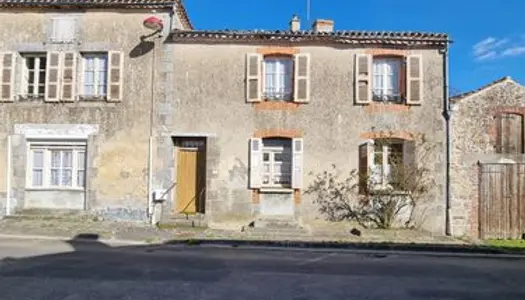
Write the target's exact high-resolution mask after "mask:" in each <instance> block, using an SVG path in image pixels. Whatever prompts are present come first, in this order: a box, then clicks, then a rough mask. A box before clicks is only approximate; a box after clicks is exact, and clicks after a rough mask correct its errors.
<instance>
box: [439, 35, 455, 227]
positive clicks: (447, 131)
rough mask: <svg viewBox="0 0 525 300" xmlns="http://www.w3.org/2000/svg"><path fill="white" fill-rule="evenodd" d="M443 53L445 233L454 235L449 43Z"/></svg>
mask: <svg viewBox="0 0 525 300" xmlns="http://www.w3.org/2000/svg"><path fill="white" fill-rule="evenodd" d="M441 54H442V55H443V81H444V85H443V117H444V119H445V138H446V141H445V145H446V153H445V161H446V167H445V188H446V191H445V234H446V235H447V236H451V235H452V223H451V205H450V202H451V198H452V197H451V191H450V160H451V141H450V140H451V136H450V118H451V117H452V110H451V107H450V99H449V93H448V88H449V86H448V81H449V77H448V44H447V45H446V47H445V49H442V50H441Z"/></svg>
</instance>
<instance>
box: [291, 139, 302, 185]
mask: <svg viewBox="0 0 525 300" xmlns="http://www.w3.org/2000/svg"><path fill="white" fill-rule="evenodd" d="M303 153H304V142H303V139H302V138H295V139H293V140H292V155H293V160H292V187H293V188H294V189H301V188H302V186H303Z"/></svg>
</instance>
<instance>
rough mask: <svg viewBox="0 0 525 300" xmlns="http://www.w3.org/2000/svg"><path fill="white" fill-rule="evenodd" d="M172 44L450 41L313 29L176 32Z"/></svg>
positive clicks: (418, 43) (423, 36) (421, 34)
mask: <svg viewBox="0 0 525 300" xmlns="http://www.w3.org/2000/svg"><path fill="white" fill-rule="evenodd" d="M168 41H172V42H205V41H215V42H245V41H246V42H250V41H266V42H268V41H275V42H277V41H286V42H292V43H301V42H321V43H327V42H332V43H337V44H360V45H361V44H383V45H403V46H440V47H443V46H447V45H448V44H449V43H451V41H450V40H449V37H448V35H447V34H446V33H432V32H413V31H350V30H344V31H334V32H318V31H313V30H306V31H305V30H301V31H290V30H247V31H243V30H228V29H226V30H173V31H172V32H171V34H170V36H169V37H168Z"/></svg>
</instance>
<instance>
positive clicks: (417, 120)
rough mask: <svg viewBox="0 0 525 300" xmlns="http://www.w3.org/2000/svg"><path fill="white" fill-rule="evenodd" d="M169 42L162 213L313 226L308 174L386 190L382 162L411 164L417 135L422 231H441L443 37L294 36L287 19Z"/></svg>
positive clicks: (316, 28) (321, 26)
mask: <svg viewBox="0 0 525 300" xmlns="http://www.w3.org/2000/svg"><path fill="white" fill-rule="evenodd" d="M166 43H167V44H173V45H175V46H174V47H173V50H174V54H173V56H172V57H173V59H174V62H173V64H174V67H173V68H174V69H175V70H176V72H175V73H174V76H173V82H174V86H175V87H174V90H175V97H174V98H173V99H172V101H171V103H165V104H164V105H163V106H159V107H162V108H163V109H166V110H167V112H165V114H164V115H163V116H162V117H161V118H159V119H158V122H157V123H156V125H157V128H156V132H157V143H156V153H157V157H156V162H155V168H156V170H157V171H156V176H155V180H156V181H155V184H156V185H158V186H162V187H163V188H165V189H166V188H168V187H169V186H170V183H171V182H173V181H177V185H176V187H175V189H174V192H173V193H172V195H170V197H169V198H168V199H167V201H166V202H165V204H164V205H163V214H164V215H166V214H167V215H170V214H178V213H181V212H189V213H195V212H197V213H201V214H204V215H206V218H207V219H208V220H212V221H220V220H224V219H230V220H231V219H235V218H240V219H251V218H254V217H255V218H257V217H259V218H268V217H270V218H272V217H279V218H283V217H284V218H289V219H294V220H298V221H307V220H312V219H314V218H316V217H318V216H319V213H318V207H316V206H315V205H314V204H313V203H312V197H311V196H309V195H305V194H304V191H305V190H306V189H307V187H308V186H309V184H310V183H311V182H312V179H313V177H312V176H311V175H310V173H311V172H314V173H317V172H322V171H325V170H328V169H329V168H330V166H331V165H332V164H335V165H336V166H337V168H338V169H339V170H340V171H341V172H345V173H348V172H350V171H351V170H355V169H364V170H378V172H379V173H378V174H379V178H384V180H386V181H387V180H388V179H387V178H388V170H389V160H390V158H391V157H392V156H394V155H398V156H399V155H400V156H401V157H403V159H404V160H406V161H407V163H411V162H413V161H415V160H416V158H417V157H418V156H419V155H420V153H419V152H420V150H419V148H417V147H414V141H413V140H414V139H415V138H414V137H417V136H421V135H424V136H425V138H426V140H427V142H428V143H430V144H432V145H433V146H434V148H433V149H434V150H433V151H434V152H433V154H432V155H430V156H428V158H427V159H426V161H425V162H424V163H425V165H426V166H427V167H428V168H430V169H431V170H432V172H433V173H432V174H434V175H435V176H434V177H435V181H436V186H435V187H433V189H432V191H431V195H430V196H429V199H428V201H426V202H425V205H424V209H423V208H422V210H421V211H420V216H421V220H422V226H423V228H425V229H428V230H431V231H433V232H440V233H442V232H444V227H445V222H444V221H445V200H444V199H445V177H444V174H445V168H446V164H445V161H444V152H445V142H446V140H445V131H444V130H445V126H444V124H445V122H444V119H443V117H442V112H443V110H444V105H445V104H446V99H445V97H444V95H446V93H444V90H445V81H446V78H445V77H446V76H445V75H444V74H446V69H445V61H446V60H447V56H446V52H447V49H448V44H449V39H448V36H447V35H446V34H441V33H421V32H367V31H335V30H334V22H333V21H331V20H316V21H315V23H314V24H313V25H312V28H311V29H307V30H302V29H301V24H300V20H299V19H298V18H296V17H295V18H294V19H292V21H291V22H290V28H289V29H288V30H284V31H282V30H275V31H271V30H269V31H235V30H233V31H231V30H202V31H201V30H173V31H172V32H171V33H170V35H169V36H168V37H167V40H166ZM160 76H161V77H164V75H162V74H161V75H160ZM159 98H160V99H164V98H166V97H165V95H164V94H162V93H161V94H160V95H159ZM157 115H160V112H159V113H158V114H157ZM378 141H381V143H378ZM385 141H386V142H385ZM374 142H375V144H374ZM174 150H175V154H174V155H173V156H171V155H169V154H170V153H173V151H174ZM360 164H361V165H360ZM375 174H377V173H375ZM170 176H171V177H170Z"/></svg>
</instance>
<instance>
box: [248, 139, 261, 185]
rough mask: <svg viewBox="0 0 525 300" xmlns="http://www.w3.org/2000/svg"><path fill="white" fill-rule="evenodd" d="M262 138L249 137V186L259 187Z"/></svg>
mask: <svg viewBox="0 0 525 300" xmlns="http://www.w3.org/2000/svg"><path fill="white" fill-rule="evenodd" d="M261 165H262V139H260V138H252V139H250V188H252V189H256V188H260V187H261Z"/></svg>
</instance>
